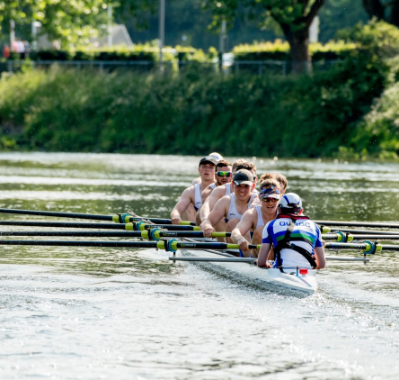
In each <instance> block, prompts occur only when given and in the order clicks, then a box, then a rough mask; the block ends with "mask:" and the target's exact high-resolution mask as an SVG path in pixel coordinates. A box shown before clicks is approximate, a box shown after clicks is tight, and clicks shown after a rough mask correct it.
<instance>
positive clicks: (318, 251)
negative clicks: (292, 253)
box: [314, 247, 326, 269]
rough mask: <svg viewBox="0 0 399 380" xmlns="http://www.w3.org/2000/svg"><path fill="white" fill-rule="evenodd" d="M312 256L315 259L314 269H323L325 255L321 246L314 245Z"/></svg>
mask: <svg viewBox="0 0 399 380" xmlns="http://www.w3.org/2000/svg"><path fill="white" fill-rule="evenodd" d="M314 256H315V259H316V264H317V267H316V269H323V268H324V267H325V266H326V257H325V253H324V248H323V247H316V248H315V250H314Z"/></svg>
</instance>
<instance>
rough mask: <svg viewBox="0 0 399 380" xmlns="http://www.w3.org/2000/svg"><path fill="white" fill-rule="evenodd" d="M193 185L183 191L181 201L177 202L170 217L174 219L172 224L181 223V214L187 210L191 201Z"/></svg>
mask: <svg viewBox="0 0 399 380" xmlns="http://www.w3.org/2000/svg"><path fill="white" fill-rule="evenodd" d="M192 189H193V187H189V188H187V189H186V190H184V191H183V194H182V195H181V197H180V200H179V202H177V203H176V206H175V207H174V208H173V210H172V212H171V213H170V217H171V219H172V224H179V223H180V221H181V214H183V212H184V211H186V210H187V208H188V206H189V205H190V203H191V192H192Z"/></svg>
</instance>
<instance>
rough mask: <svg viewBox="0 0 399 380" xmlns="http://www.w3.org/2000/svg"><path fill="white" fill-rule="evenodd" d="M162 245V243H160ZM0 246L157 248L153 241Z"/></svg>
mask: <svg viewBox="0 0 399 380" xmlns="http://www.w3.org/2000/svg"><path fill="white" fill-rule="evenodd" d="M162 243H163V242H162ZM0 245H29V246H31V245H32V246H33V245H34V246H54V247H106V248H157V242H154V241H135V242H125V241H123V242H122V241H94V240H93V241H83V240H81V241H74V240H70V241H60V240H0Z"/></svg>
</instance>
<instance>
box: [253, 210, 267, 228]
mask: <svg viewBox="0 0 399 380" xmlns="http://www.w3.org/2000/svg"><path fill="white" fill-rule="evenodd" d="M254 209H255V210H256V213H257V214H258V220H257V221H256V228H258V227H261V226H264V225H265V223H264V222H263V217H262V206H255V207H254Z"/></svg>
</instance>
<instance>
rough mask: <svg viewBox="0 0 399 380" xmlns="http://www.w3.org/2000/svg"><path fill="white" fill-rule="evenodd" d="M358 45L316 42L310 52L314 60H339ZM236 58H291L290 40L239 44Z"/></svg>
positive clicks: (280, 59) (251, 59) (247, 59)
mask: <svg viewBox="0 0 399 380" xmlns="http://www.w3.org/2000/svg"><path fill="white" fill-rule="evenodd" d="M356 47H357V45H356V43H354V42H344V41H342V40H341V41H337V42H329V43H327V44H325V45H322V44H319V43H315V44H310V45H309V52H310V54H311V56H312V60H313V61H322V60H324V61H325V60H337V59H344V58H346V57H347V56H348V55H349V53H350V52H352V51H353V50H355V49H356ZM233 54H234V59H235V60H237V61H266V60H269V59H271V60H279V61H289V60H290V46H289V44H288V42H283V41H281V40H276V41H275V42H262V43H255V44H252V45H248V44H246V45H238V46H235V47H234V49H233Z"/></svg>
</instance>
